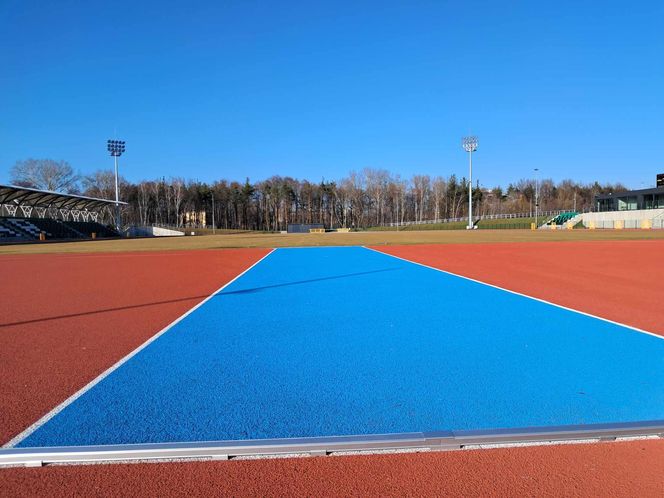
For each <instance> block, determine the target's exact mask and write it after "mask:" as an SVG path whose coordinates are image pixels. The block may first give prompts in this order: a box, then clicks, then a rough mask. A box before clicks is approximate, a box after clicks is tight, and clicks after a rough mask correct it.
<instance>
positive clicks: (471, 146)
mask: <svg viewBox="0 0 664 498" xmlns="http://www.w3.org/2000/svg"><path fill="white" fill-rule="evenodd" d="M461 145H462V146H463V150H465V151H466V152H468V160H469V168H470V173H469V175H468V176H469V179H468V226H467V227H466V229H467V230H472V229H473V228H475V224H474V223H473V152H475V151H476V150H477V137H476V136H469V137H463V140H462V141H461Z"/></svg>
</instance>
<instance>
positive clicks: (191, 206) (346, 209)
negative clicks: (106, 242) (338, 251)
mask: <svg viewBox="0 0 664 498" xmlns="http://www.w3.org/2000/svg"><path fill="white" fill-rule="evenodd" d="M624 190H626V189H625V187H624V186H623V185H620V184H615V185H610V184H605V185H600V184H599V183H597V182H595V183H593V184H579V183H575V182H573V181H572V180H564V181H562V182H560V183H554V182H553V181H552V180H550V179H544V180H541V181H540V182H539V209H540V211H549V210H559V209H569V210H572V209H576V210H577V211H589V210H591V208H592V205H593V198H594V196H595V195H597V194H601V193H608V192H618V191H624ZM81 191H82V193H83V194H85V195H89V196H92V197H101V198H108V199H113V198H114V196H115V194H114V192H115V191H114V177H113V173H112V171H98V172H96V173H95V174H93V175H90V176H85V177H83V178H82V179H81ZM472 195H473V214H474V215H476V216H479V217H482V216H486V215H493V214H507V213H525V214H528V213H532V212H534V209H535V181H534V180H532V179H523V180H520V181H518V182H516V183H513V184H510V185H508V187H507V188H506V189H503V188H501V187H494V188H492V189H487V188H481V187H480V186H479V185H475V186H474V188H473V194H472ZM120 198H121V200H123V201H125V202H128V203H129V206H127V207H126V208H124V209H123V222H124V223H125V224H127V225H152V224H156V225H170V226H178V227H179V226H198V227H200V226H203V225H206V226H211V224H212V219H213V216H212V210H213V204H214V221H215V225H216V227H217V228H224V229H247V230H269V231H278V230H285V229H286V226H287V224H288V223H323V224H324V225H325V226H326V227H351V228H367V227H370V226H379V225H385V224H390V223H404V222H410V221H424V220H440V219H450V218H459V217H463V216H467V214H468V181H467V179H466V178H457V177H456V176H455V175H451V176H449V177H431V176H428V175H415V176H413V177H412V178H409V179H402V178H401V177H399V176H398V175H392V174H390V173H389V172H388V171H385V170H380V169H368V168H367V169H364V170H363V171H361V172H351V173H350V174H349V175H348V176H347V177H345V178H342V179H341V180H339V181H325V180H322V181H320V182H315V183H314V182H310V181H308V180H298V179H295V178H290V177H279V176H274V177H271V178H268V179H267V180H263V181H259V182H255V183H252V182H250V181H249V179H247V180H246V181H245V182H236V181H227V180H220V181H217V182H214V183H212V184H208V183H203V182H198V181H191V180H185V179H183V178H170V179H165V178H162V179H157V180H151V181H142V182H140V183H130V182H127V181H126V180H124V179H123V180H122V181H121V185H120Z"/></svg>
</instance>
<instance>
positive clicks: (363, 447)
mask: <svg viewBox="0 0 664 498" xmlns="http://www.w3.org/2000/svg"><path fill="white" fill-rule="evenodd" d="M643 436H659V437H664V420H652V421H644V422H623V423H610V424H588V425H561V426H551V427H525V428H516V429H493V430H465V431H431V432H407V433H399V434H377V435H360V436H329V437H308V438H280V439H252V440H244V441H202V442H191V443H145V444H117V445H100V446H60V447H43V448H8V449H0V467H2V466H30V467H38V466H43V465H48V464H85V463H95V462H113V461H123V462H126V461H131V460H140V461H149V460H182V459H216V460H227V459H229V458H233V457H240V456H259V457H260V456H270V455H280V454H282V455H284V454H310V455H316V456H318V455H321V456H322V455H329V454H332V453H337V452H348V451H366V452H371V451H382V450H399V449H402V450H403V449H429V450H454V449H461V448H463V447H465V446H469V445H473V446H477V445H510V444H520V443H531V444H537V443H548V442H561V441H575V440H613V439H617V438H625V437H643Z"/></svg>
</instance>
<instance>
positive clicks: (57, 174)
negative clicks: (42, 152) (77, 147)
mask: <svg viewBox="0 0 664 498" xmlns="http://www.w3.org/2000/svg"><path fill="white" fill-rule="evenodd" d="M9 177H10V181H11V182H12V183H13V184H15V185H19V186H21V187H30V188H37V189H41V190H51V191H54V192H65V193H68V194H72V193H78V180H79V177H78V175H76V174H75V173H74V170H73V168H72V167H71V166H70V165H69V163H68V162H66V161H54V160H53V159H26V160H24V161H16V164H14V166H12V168H11V170H10V172H9Z"/></svg>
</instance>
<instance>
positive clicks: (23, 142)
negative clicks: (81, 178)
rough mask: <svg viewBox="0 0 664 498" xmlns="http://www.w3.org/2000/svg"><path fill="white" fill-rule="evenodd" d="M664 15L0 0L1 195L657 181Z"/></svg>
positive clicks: (382, 5)
mask: <svg viewBox="0 0 664 498" xmlns="http://www.w3.org/2000/svg"><path fill="white" fill-rule="evenodd" d="M662 26H664V2H661V1H653V2H630V3H626V2H583V1H576V2H563V1H557V2H539V1H531V2H525V1H523V2H507V1H505V2H473V1H464V2H459V1H457V2H443V1H437V2H423V1H410V2H405V1H404V2H389V1H383V2H361V1H353V2H316V1H306V2H252V1H238V2H223V1H210V2H195V1H189V2H181V3H168V2H154V3H150V2H138V1H134V2H126V3H123V2H95V1H88V2H70V1H61V2H44V1H41V2H34V1H29V0H2V1H1V2H0V47H2V48H1V49H0V67H1V68H2V69H0V142H1V143H2V147H1V148H0V182H6V181H8V179H9V175H8V172H9V168H10V167H11V166H12V165H13V164H14V162H15V161H16V160H18V159H25V158H28V157H40V158H53V159H64V160H67V161H69V162H70V163H71V164H72V166H74V168H76V169H77V170H80V171H81V172H82V173H89V172H92V171H94V170H96V169H100V168H106V167H109V166H111V165H112V163H111V160H110V158H109V157H108V156H107V155H106V151H105V141H106V139H107V138H112V137H113V136H114V135H115V136H117V138H121V139H124V140H126V141H127V153H126V155H125V156H123V158H122V161H121V168H122V173H123V174H124V175H125V176H126V177H127V178H129V179H130V180H140V179H144V178H155V177H161V176H165V177H170V176H184V177H187V178H192V179H199V180H204V181H209V180H214V179H218V178H228V179H238V180H242V179H244V178H245V177H249V178H251V179H252V180H260V179H264V178H266V177H269V176H271V175H275V174H278V175H282V176H286V175H289V176H294V177H298V178H308V179H311V180H316V181H317V180H320V179H321V178H325V179H337V178H340V177H342V176H344V175H346V174H347V173H348V171H350V170H360V169H362V168H364V167H374V168H385V169H388V170H390V171H392V172H394V173H399V174H401V175H402V176H403V177H409V176H410V175H412V174H414V173H427V174H431V175H438V174H440V175H445V176H447V175H449V174H451V173H456V174H458V175H459V176H462V175H464V174H466V172H467V163H466V160H467V159H466V157H465V156H464V153H463V151H462V149H461V146H460V139H461V137H462V136H463V135H464V134H467V133H471V132H472V133H473V134H477V135H478V136H479V139H480V147H479V150H478V153H477V154H476V156H475V173H476V175H477V176H476V177H477V178H479V180H480V182H481V183H482V184H483V185H487V186H492V185H496V184H501V185H503V186H506V185H507V184H508V183H509V182H512V181H516V180H518V179H520V178H525V177H530V176H531V175H532V170H533V168H535V167H538V168H540V170H541V172H542V176H545V177H551V178H553V179H555V180H560V179H564V178H573V179H575V180H578V181H584V182H586V181H593V180H599V181H603V182H604V181H610V182H615V181H622V182H623V183H626V184H627V185H628V186H631V187H634V188H640V187H643V186H650V185H651V184H653V183H654V179H655V174H656V173H658V172H664V90H663V89H664V29H662Z"/></svg>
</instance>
